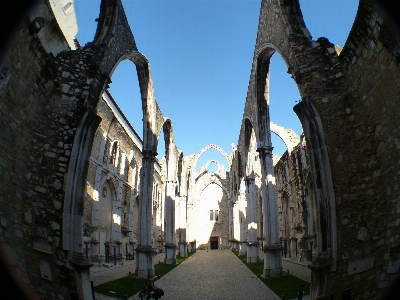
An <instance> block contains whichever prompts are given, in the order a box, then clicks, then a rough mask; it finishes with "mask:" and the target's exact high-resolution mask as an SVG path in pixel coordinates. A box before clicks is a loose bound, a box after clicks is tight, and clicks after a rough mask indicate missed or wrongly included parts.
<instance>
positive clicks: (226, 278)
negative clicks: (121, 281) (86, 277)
mask: <svg viewBox="0 0 400 300" xmlns="http://www.w3.org/2000/svg"><path fill="white" fill-rule="evenodd" d="M163 260H164V254H159V255H157V256H156V257H155V263H158V261H163ZM288 263H289V264H290V265H289V269H290V273H291V274H293V275H296V274H295V273H296V272H297V273H304V270H302V268H304V266H302V265H298V264H295V263H293V262H291V261H289V262H288V261H287V260H284V264H283V267H284V270H285V271H287V268H288ZM134 270H135V261H128V263H126V264H124V265H116V266H113V267H110V268H105V267H98V266H97V265H96V266H93V267H92V269H91V279H92V280H93V283H94V286H96V285H99V284H101V283H104V282H108V281H111V280H114V279H117V278H120V277H123V276H126V275H128V274H129V272H134ZM298 277H299V276H298ZM302 279H304V278H302ZM155 285H156V286H157V287H160V288H162V289H163V290H164V292H165V295H164V297H162V298H161V299H162V300H171V299H182V300H183V299H213V300H214V299H215V300H218V299H232V300H234V299H252V300H261V299H268V300H278V299H280V297H278V296H277V295H276V294H274V293H273V292H272V291H271V290H270V289H269V288H268V287H267V286H265V285H264V283H263V282H261V280H259V279H258V278H257V276H255V275H254V274H253V273H252V272H251V271H250V270H249V269H248V268H247V267H246V265H245V264H243V263H242V262H241V261H240V260H239V259H238V258H237V257H236V256H235V254H234V253H232V251H230V250H210V251H206V250H201V251H197V252H196V253H195V254H193V255H192V256H191V257H189V258H188V259H187V260H186V261H184V262H183V263H182V264H180V265H179V266H178V267H177V268H175V269H173V270H172V271H171V272H169V273H168V274H166V275H165V276H163V277H162V278H160V279H159V280H158V281H156V282H155ZM95 296H96V299H97V300H115V298H112V297H109V296H105V295H102V294H98V293H95ZM129 299H130V300H131V299H139V297H138V295H137V294H136V295H134V296H132V297H130V298H129ZM307 299H308V297H303V300H307Z"/></svg>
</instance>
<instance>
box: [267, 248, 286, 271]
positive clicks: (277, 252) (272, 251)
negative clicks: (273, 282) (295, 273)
mask: <svg viewBox="0 0 400 300" xmlns="http://www.w3.org/2000/svg"><path fill="white" fill-rule="evenodd" d="M263 250H264V270H263V277H280V276H282V274H283V270H282V247H281V245H280V244H276V245H270V246H267V247H264V249H263Z"/></svg>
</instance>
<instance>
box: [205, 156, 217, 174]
mask: <svg viewBox="0 0 400 300" xmlns="http://www.w3.org/2000/svg"><path fill="white" fill-rule="evenodd" d="M211 163H214V164H217V166H218V169H219V162H218V161H216V160H214V159H211V160H209V161H208V162H206V164H205V167H206V170H207V171H208V165H209V164H211ZM209 173H215V172H209Z"/></svg>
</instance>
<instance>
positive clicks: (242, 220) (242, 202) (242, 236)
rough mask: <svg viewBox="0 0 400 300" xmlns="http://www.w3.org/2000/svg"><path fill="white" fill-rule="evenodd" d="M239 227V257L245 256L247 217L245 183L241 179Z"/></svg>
mask: <svg viewBox="0 0 400 300" xmlns="http://www.w3.org/2000/svg"><path fill="white" fill-rule="evenodd" d="M238 198H239V200H238V202H239V226H240V228H239V229H240V239H239V242H240V250H239V253H240V255H245V254H247V216H246V204H247V203H246V183H245V181H244V179H242V181H241V183H240V194H239V197H238Z"/></svg>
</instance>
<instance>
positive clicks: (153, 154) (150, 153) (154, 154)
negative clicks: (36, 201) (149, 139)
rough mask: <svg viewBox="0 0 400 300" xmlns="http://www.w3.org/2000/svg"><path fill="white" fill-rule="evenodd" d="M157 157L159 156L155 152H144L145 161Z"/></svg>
mask: <svg viewBox="0 0 400 300" xmlns="http://www.w3.org/2000/svg"><path fill="white" fill-rule="evenodd" d="M157 155H158V153H157V152H156V151H153V150H143V151H142V156H143V159H148V158H152V159H154V158H155V157H156V156H157Z"/></svg>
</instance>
